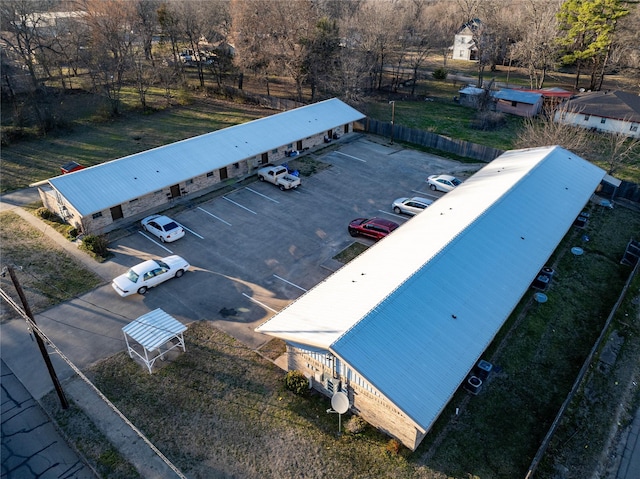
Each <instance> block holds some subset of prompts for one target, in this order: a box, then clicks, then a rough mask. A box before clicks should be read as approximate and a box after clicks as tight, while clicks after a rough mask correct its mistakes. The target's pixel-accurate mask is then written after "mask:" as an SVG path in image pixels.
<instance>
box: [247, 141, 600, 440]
mask: <svg viewBox="0 0 640 479" xmlns="http://www.w3.org/2000/svg"><path fill="white" fill-rule="evenodd" d="M604 174H605V172H604V171H603V170H602V169H600V168H598V167H596V166H594V165H593V164H591V163H589V162H587V161H585V160H583V159H581V158H579V157H578V156H576V155H574V154H573V153H571V152H569V151H567V150H565V149H563V148H560V147H558V146H554V147H544V148H534V149H526V150H514V151H509V152H507V153H504V154H503V155H501V156H500V157H498V158H496V159H495V160H493V161H492V162H491V163H489V164H488V165H487V166H485V167H484V168H483V169H481V170H480V171H479V172H477V173H476V174H475V175H473V176H472V177H471V178H469V179H468V180H467V181H465V182H464V183H463V184H462V185H461V186H458V187H457V188H456V189H455V190H454V191H452V192H449V193H447V194H446V195H444V196H443V197H442V198H440V199H439V200H437V201H436V202H434V203H433V204H432V205H431V206H430V207H429V208H427V209H426V210H425V211H424V212H422V213H420V214H419V215H417V216H415V217H413V218H412V219H411V220H409V221H407V222H406V223H405V224H404V225H402V226H401V227H400V228H398V229H397V230H396V231H395V232H394V233H393V234H391V235H389V236H388V237H387V238H385V239H383V240H381V241H379V242H378V243H377V244H375V245H374V246H372V247H371V248H369V249H368V250H367V251H366V252H365V253H363V254H361V255H360V256H359V257H357V258H356V259H354V260H353V261H351V262H350V263H348V264H347V265H345V266H344V267H342V268H341V269H339V270H338V271H337V272H336V273H334V274H333V275H332V276H330V277H329V278H327V279H326V280H325V281H324V282H322V283H320V284H319V285H318V286H316V287H315V288H313V289H312V290H310V291H309V292H307V293H305V294H304V295H303V296H301V297H300V298H299V299H298V300H297V301H295V302H293V303H292V304H290V305H289V306H288V307H287V308H285V309H284V310H283V311H281V312H280V313H278V314H277V315H275V316H273V317H272V318H271V319H270V320H268V321H267V322H265V323H263V324H262V325H260V326H259V327H258V328H257V331H259V332H262V333H266V334H270V335H272V336H276V337H279V338H282V339H284V340H286V341H290V342H295V343H298V344H305V345H309V346H311V347H314V348H323V349H325V350H330V351H332V353H333V354H334V355H336V356H337V357H339V358H341V359H342V360H343V361H345V362H346V363H347V364H349V365H350V366H351V367H352V368H353V369H355V370H356V371H357V373H358V374H359V375H361V376H362V377H364V378H366V380H367V381H369V382H370V384H371V385H373V386H374V387H375V388H377V389H378V390H379V391H380V392H381V393H382V394H383V395H385V396H386V397H387V398H389V400H390V401H392V402H393V403H394V404H395V405H396V406H397V407H398V408H400V409H401V410H402V411H404V412H405V413H406V414H407V415H408V416H409V417H411V418H412V419H413V420H414V421H415V423H416V424H417V425H419V426H420V427H422V428H424V429H425V430H428V429H429V428H430V427H431V425H432V424H433V422H434V421H435V420H436V418H437V417H438V415H439V414H440V413H441V411H442V409H443V408H444V407H445V406H446V404H447V402H448V401H449V399H450V398H451V396H452V395H453V393H454V392H455V391H456V389H457V388H458V387H459V385H460V384H461V382H462V381H463V380H464V379H465V377H466V375H467V374H468V372H469V371H470V370H471V368H472V367H473V366H474V364H475V362H476V361H477V360H478V359H479V358H480V356H481V355H482V353H483V352H484V350H485V349H486V348H487V346H488V345H489V344H490V343H491V341H492V340H493V338H494V336H495V334H496V333H497V332H498V331H499V329H500V328H501V327H502V325H503V324H504V322H505V321H506V319H507V318H508V317H509V315H510V314H511V311H512V310H513V308H514V307H515V306H516V305H517V303H518V302H519V301H520V299H521V298H522V296H523V295H524V294H525V293H526V291H527V290H528V288H529V286H530V284H531V282H532V281H533V279H535V277H536V275H537V274H538V272H539V271H540V269H541V268H542V267H543V266H544V265H545V262H546V261H547V260H548V258H549V257H550V255H551V254H552V253H553V251H554V250H555V248H556V247H557V245H558V243H559V242H560V241H561V239H562V238H563V237H564V235H565V234H566V233H567V231H568V230H569V228H570V227H571V225H572V224H573V221H574V220H575V218H576V217H577V215H578V214H579V213H580V211H581V210H582V208H583V207H584V206H585V204H586V203H587V201H588V200H589V198H590V196H591V194H592V193H593V191H594V190H595V188H596V187H597V186H598V184H599V183H600V181H601V180H602V178H603V177H604ZM329 298H330V300H328V299H329Z"/></svg>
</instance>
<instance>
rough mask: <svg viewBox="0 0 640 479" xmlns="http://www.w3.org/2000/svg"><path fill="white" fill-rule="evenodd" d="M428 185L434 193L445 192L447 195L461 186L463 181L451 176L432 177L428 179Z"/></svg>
mask: <svg viewBox="0 0 640 479" xmlns="http://www.w3.org/2000/svg"><path fill="white" fill-rule="evenodd" d="M427 183H429V188H431V189H432V190H433V191H444V192H445V193H446V192H447V191H451V190H453V189H454V188H455V187H456V186H458V185H461V184H462V180H459V179H458V178H456V177H455V176H451V175H431V176H430V177H428V178H427Z"/></svg>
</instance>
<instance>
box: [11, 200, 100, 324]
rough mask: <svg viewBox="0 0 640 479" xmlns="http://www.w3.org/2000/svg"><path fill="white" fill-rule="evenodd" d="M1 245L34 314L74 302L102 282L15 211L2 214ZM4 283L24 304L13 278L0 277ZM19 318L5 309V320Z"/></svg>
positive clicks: (15, 297) (16, 298)
mask: <svg viewBox="0 0 640 479" xmlns="http://www.w3.org/2000/svg"><path fill="white" fill-rule="evenodd" d="M0 244H2V264H3V266H4V265H7V264H11V265H14V268H15V270H16V275H17V277H18V280H19V281H20V284H21V285H22V288H23V290H24V291H25V295H26V296H27V300H28V301H29V305H30V307H31V310H32V311H34V312H38V311H42V310H43V309H45V308H47V307H49V306H52V305H54V304H58V303H60V302H62V301H66V300H68V299H71V298H73V297H75V296H77V295H78V294H81V293H84V292H85V291H89V290H91V289H93V288H95V287H96V286H98V285H99V284H101V283H102V279H101V278H99V277H98V276H97V275H95V274H94V273H93V272H91V271H87V270H86V269H84V268H83V267H82V266H81V265H80V264H78V263H77V262H76V261H75V260H74V259H73V258H71V257H70V256H68V255H67V254H66V253H65V252H64V251H62V250H61V249H58V248H56V247H55V246H54V245H52V244H51V242H50V241H48V240H47V237H46V236H45V235H44V234H43V233H42V232H41V231H38V230H36V229H34V228H33V227H31V226H30V225H28V224H26V223H25V222H24V221H23V220H22V218H20V216H18V215H17V214H15V213H13V212H10V211H6V212H2V213H0ZM0 284H1V285H2V288H3V289H4V290H5V291H8V292H10V293H11V294H12V296H14V299H15V300H16V301H17V302H18V304H20V300H19V298H18V296H17V294H16V295H14V294H13V292H14V291H15V289H14V287H13V284H12V282H11V278H10V277H9V276H7V277H3V278H0ZM17 317H18V316H17V313H15V312H14V311H13V309H11V308H9V307H7V308H5V307H3V308H2V316H1V318H2V321H5V320H7V319H10V318H17Z"/></svg>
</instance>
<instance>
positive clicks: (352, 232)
mask: <svg viewBox="0 0 640 479" xmlns="http://www.w3.org/2000/svg"><path fill="white" fill-rule="evenodd" d="M349 234H350V235H351V236H353V237H354V238H355V237H356V236H358V232H357V231H356V230H352V229H351V228H349Z"/></svg>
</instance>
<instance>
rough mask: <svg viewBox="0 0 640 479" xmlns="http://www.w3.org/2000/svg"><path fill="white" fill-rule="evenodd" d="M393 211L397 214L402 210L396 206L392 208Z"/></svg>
mask: <svg viewBox="0 0 640 479" xmlns="http://www.w3.org/2000/svg"><path fill="white" fill-rule="evenodd" d="M393 211H395V213H396V214H397V215H399V214H400V213H402V210H401V209H400V208H398V207H397V206H396V207H395V208H393Z"/></svg>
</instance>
